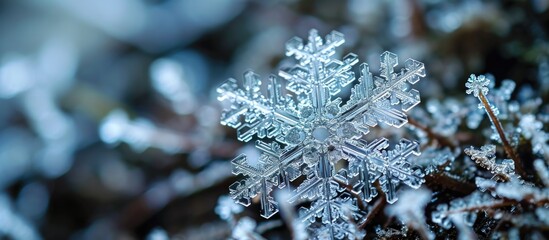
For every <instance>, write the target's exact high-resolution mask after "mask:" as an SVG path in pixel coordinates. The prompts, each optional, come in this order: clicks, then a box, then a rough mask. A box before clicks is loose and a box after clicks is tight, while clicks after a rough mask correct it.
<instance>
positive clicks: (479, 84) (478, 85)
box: [465, 74, 490, 97]
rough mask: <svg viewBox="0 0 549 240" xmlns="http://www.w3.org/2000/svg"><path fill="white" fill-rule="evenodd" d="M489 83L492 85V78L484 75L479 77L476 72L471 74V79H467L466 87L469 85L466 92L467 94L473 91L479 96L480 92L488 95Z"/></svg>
mask: <svg viewBox="0 0 549 240" xmlns="http://www.w3.org/2000/svg"><path fill="white" fill-rule="evenodd" d="M488 85H490V80H489V79H488V78H486V77H485V76H484V75H479V76H478V77H477V76H475V75H474V74H471V76H470V77H469V79H467V83H465V87H467V90H465V92H466V93H467V94H471V93H472V94H473V96H475V97H478V96H479V94H482V95H486V94H487V93H488Z"/></svg>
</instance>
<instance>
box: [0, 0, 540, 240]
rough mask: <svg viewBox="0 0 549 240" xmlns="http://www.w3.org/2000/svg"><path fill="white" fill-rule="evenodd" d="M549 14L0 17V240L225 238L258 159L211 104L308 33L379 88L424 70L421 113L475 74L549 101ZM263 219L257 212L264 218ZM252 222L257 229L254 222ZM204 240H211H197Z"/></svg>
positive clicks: (376, 0)
mask: <svg viewBox="0 0 549 240" xmlns="http://www.w3.org/2000/svg"><path fill="white" fill-rule="evenodd" d="M548 8H549V1H548V0H515V1H480V0H465V1H444V0H412V1H398V0H348V1H327V0H325V1H309V0H306V1H298V0H279V1H259V0H255V1H252V0H233V1H226V0H201V1H193V0H80V1H69V0H20V1H1V2H0V36H1V37H0V237H2V238H7V239H143V238H149V239H166V238H167V237H168V236H169V237H173V238H180V239H193V238H195V239H200V238H202V237H204V235H200V234H201V233H200V232H202V233H203V232H204V231H207V232H209V233H211V234H212V235H208V236H210V237H211V238H210V239H213V238H219V239H222V238H225V237H227V234H228V232H230V230H229V229H228V226H227V225H226V224H225V223H224V222H222V221H221V220H219V219H218V217H217V216H216V214H215V212H214V207H215V205H216V203H217V201H218V198H219V197H220V196H221V195H225V194H227V193H228V188H227V187H228V185H230V184H231V183H232V182H233V181H234V180H235V179H236V177H234V176H231V167H230V164H229V163H230V161H229V160H230V159H232V158H233V157H234V156H236V155H237V154H238V153H240V152H245V153H247V154H249V155H252V156H253V154H258V153H256V152H255V150H254V149H253V147H251V146H248V145H245V144H243V143H240V142H238V141H236V137H235V131H234V130H232V129H228V128H225V127H222V126H220V125H219V121H218V119H219V112H220V105H219V104H218V103H217V101H216V95H215V88H216V86H218V85H219V84H220V83H221V82H222V81H224V80H225V79H227V78H229V77H235V78H237V79H241V78H242V77H241V76H242V74H243V72H244V71H246V70H247V69H253V70H254V71H255V72H257V73H258V74H260V75H262V76H264V77H266V76H267V75H268V74H270V73H276V72H277V70H276V69H277V68H278V67H280V66H286V64H287V61H288V59H285V57H284V52H285V49H284V43H285V42H286V41H287V40H288V39H290V38H291V37H292V36H299V37H301V38H306V37H307V33H308V31H309V30H310V29H311V28H316V29H318V30H319V32H320V33H321V35H326V34H328V33H329V32H330V31H332V30H337V31H340V32H342V33H343V34H344V35H345V37H346V43H345V44H344V47H342V48H340V52H339V53H338V54H340V56H343V55H344V54H346V53H348V52H354V53H356V54H358V55H359V58H360V60H361V61H366V62H368V63H369V64H370V66H371V69H372V70H373V71H374V72H375V73H377V69H378V68H379V55H380V54H381V53H382V52H384V51H386V50H389V51H392V52H395V53H396V54H398V56H399V57H400V59H401V60H404V59H407V58H409V57H412V58H414V59H416V60H419V61H421V62H423V63H425V66H426V69H427V74H428V76H427V78H426V79H425V80H422V81H421V82H420V83H419V86H418V87H417V88H418V89H421V94H422V98H423V99H443V98H445V97H448V96H455V97H457V98H461V97H460V96H463V95H464V89H465V87H464V82H465V80H466V79H467V76H468V75H469V74H471V73H475V74H483V73H491V74H492V75H494V77H495V79H497V82H496V85H497V84H498V83H499V82H500V81H501V80H503V79H507V78H509V79H513V80H515V81H516V82H517V84H518V85H519V86H526V87H529V88H530V89H538V90H540V91H541V92H542V93H544V95H543V97H544V102H545V101H547V91H548V90H549V42H548V41H547V37H548V35H547V34H548V30H549V11H548ZM257 208H258V207H257V206H253V207H250V209H249V210H247V211H250V212H253V213H257V212H258V211H257ZM252 216H258V214H252ZM201 236H202V237H201Z"/></svg>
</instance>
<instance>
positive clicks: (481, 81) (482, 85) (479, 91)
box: [465, 74, 525, 176]
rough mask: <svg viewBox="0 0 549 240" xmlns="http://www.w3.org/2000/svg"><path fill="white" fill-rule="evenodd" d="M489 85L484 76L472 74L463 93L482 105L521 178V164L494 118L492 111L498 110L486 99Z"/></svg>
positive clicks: (522, 170)
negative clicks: (477, 100)
mask: <svg viewBox="0 0 549 240" xmlns="http://www.w3.org/2000/svg"><path fill="white" fill-rule="evenodd" d="M489 85H490V80H489V79H488V78H486V77H485V76H484V75H479V76H478V77H477V76H475V75H474V74H471V76H470V77H469V79H467V82H466V83H465V87H467V90H466V91H465V92H466V93H467V94H473V96H475V97H476V98H478V99H479V100H480V103H481V104H482V106H483V107H484V110H485V111H486V113H487V114H488V117H489V118H490V122H492V125H494V127H495V128H496V131H497V132H498V135H499V138H500V139H501V142H502V143H503V149H504V150H505V152H506V153H507V155H508V156H509V157H510V158H511V159H512V160H513V162H514V163H515V170H516V171H517V172H518V174H520V175H521V176H525V172H524V169H523V167H522V162H521V161H520V158H519V157H518V155H517V154H516V153H515V151H514V150H513V147H511V144H509V141H508V140H507V137H506V136H505V132H504V131H503V127H502V125H501V122H500V121H499V119H498V118H497V116H496V115H497V113H495V112H494V110H495V111H498V110H497V108H496V107H495V106H492V105H491V104H490V102H489V101H488V99H487V98H486V94H488V91H489V88H490V87H489Z"/></svg>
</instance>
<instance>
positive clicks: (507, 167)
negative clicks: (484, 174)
mask: <svg viewBox="0 0 549 240" xmlns="http://www.w3.org/2000/svg"><path fill="white" fill-rule="evenodd" d="M464 152H465V154H467V155H469V156H470V157H471V159H472V160H473V161H475V162H476V163H477V164H478V165H480V166H481V167H483V168H486V169H487V170H489V171H490V172H492V173H494V174H499V175H503V176H505V177H509V176H510V175H514V174H515V164H514V162H513V161H512V160H511V159H504V160H503V161H501V162H500V163H497V162H496V155H495V154H496V146H495V145H492V144H488V145H484V146H482V147H480V150H476V149H475V148H474V147H469V148H466V149H465V150H464Z"/></svg>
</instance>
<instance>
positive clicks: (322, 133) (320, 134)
mask: <svg viewBox="0 0 549 240" xmlns="http://www.w3.org/2000/svg"><path fill="white" fill-rule="evenodd" d="M313 137H314V138H315V139H316V140H318V141H321V142H324V141H326V139H328V137H330V131H328V128H326V127H324V126H320V127H316V128H315V129H314V130H313Z"/></svg>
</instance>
